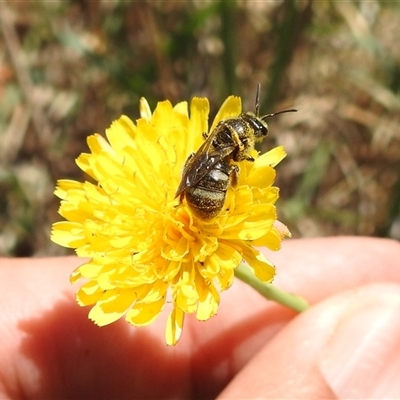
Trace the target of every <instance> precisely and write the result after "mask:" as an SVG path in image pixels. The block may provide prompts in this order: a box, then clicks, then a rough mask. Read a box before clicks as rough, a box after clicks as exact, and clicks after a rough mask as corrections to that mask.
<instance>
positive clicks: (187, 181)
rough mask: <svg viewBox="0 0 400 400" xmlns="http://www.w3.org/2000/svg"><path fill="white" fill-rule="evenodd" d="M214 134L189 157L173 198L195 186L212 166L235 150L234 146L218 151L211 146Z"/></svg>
mask: <svg viewBox="0 0 400 400" xmlns="http://www.w3.org/2000/svg"><path fill="white" fill-rule="evenodd" d="M214 136H215V134H211V135H210V136H209V137H208V138H207V139H206V141H205V142H204V143H203V144H202V145H201V146H200V148H199V149H198V150H197V152H196V153H195V154H193V155H192V156H191V157H189V158H188V159H187V161H186V163H185V166H184V168H183V172H182V179H181V182H180V184H179V186H178V189H177V190H176V193H175V197H178V196H179V195H180V194H182V193H183V192H184V191H185V190H186V189H188V188H191V187H193V186H194V185H196V184H197V183H198V182H199V181H200V179H202V178H204V177H205V176H206V175H207V174H208V173H209V172H210V170H211V169H212V168H213V167H214V165H215V164H216V163H217V162H219V161H221V160H222V159H223V158H225V157H226V156H228V155H229V154H231V153H232V152H233V151H234V150H235V146H234V145H227V146H225V147H223V148H220V149H218V150H215V149H213V147H212V146H211V144H212V141H213V139H214Z"/></svg>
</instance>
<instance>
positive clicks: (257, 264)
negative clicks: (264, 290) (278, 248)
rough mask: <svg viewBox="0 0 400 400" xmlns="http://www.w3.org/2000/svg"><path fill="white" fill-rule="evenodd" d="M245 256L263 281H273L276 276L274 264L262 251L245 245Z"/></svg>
mask: <svg viewBox="0 0 400 400" xmlns="http://www.w3.org/2000/svg"><path fill="white" fill-rule="evenodd" d="M243 258H244V259H245V260H246V261H247V263H248V264H249V266H250V268H251V269H252V270H253V271H254V274H255V275H256V277H257V278H258V279H260V280H261V281H263V282H265V283H268V282H272V280H273V279H274V276H275V267H274V265H273V264H272V263H271V262H270V261H269V260H268V259H267V258H265V257H264V255H263V254H262V253H260V252H259V251H258V250H256V249H254V248H253V247H250V246H244V247H243Z"/></svg>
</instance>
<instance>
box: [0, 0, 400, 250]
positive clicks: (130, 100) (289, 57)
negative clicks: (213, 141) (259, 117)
mask: <svg viewBox="0 0 400 400" xmlns="http://www.w3.org/2000/svg"><path fill="white" fill-rule="evenodd" d="M0 18H1V20H0V25H1V31H0V32H1V36H0V255H1V254H3V255H15V256H26V255H50V254H61V252H63V251H64V250H63V249H60V248H58V247H57V246H55V245H53V244H51V243H50V241H49V231H50V227H51V224H52V222H54V221H56V220H58V219H59V217H58V216H57V207H58V201H57V200H56V199H55V198H54V196H53V194H52V192H53V189H54V185H55V181H56V179H58V178H64V177H67V178H76V179H84V177H83V176H82V175H81V174H80V172H79V170H78V168H77V167H76V166H75V164H74V159H75V157H76V156H77V155H78V154H79V153H81V152H85V151H87V148H86V141H85V138H86V136H87V135H89V134H91V133H94V132H100V133H101V132H103V131H104V129H105V128H107V127H108V125H109V124H110V122H111V121H112V120H113V119H115V118H117V117H118V116H119V115H120V114H121V113H125V114H127V115H129V116H131V117H132V118H133V119H135V118H137V117H138V100H139V98H140V97H141V96H145V97H146V98H148V99H149V101H150V104H152V105H154V104H155V103H156V101H158V100H163V99H165V98H168V99H170V100H171V101H173V102H177V101H179V100H183V99H187V100H188V99H190V98H191V97H192V96H194V95H204V96H207V97H209V99H210V101H211V103H212V105H213V107H214V110H215V109H216V108H217V107H218V106H219V105H220V103H221V101H222V100H223V99H224V98H225V97H226V96H227V95H228V94H231V93H233V94H237V95H241V96H242V98H243V99H244V104H245V107H246V109H253V108H254V95H255V88H256V84H257V83H258V82H261V84H262V88H263V93H262V94H263V102H262V106H261V110H262V111H263V112H265V113H269V112H272V111H275V110H279V109H283V108H287V107H296V108H298V109H299V112H298V113H297V114H287V115H284V116H281V117H277V118H276V119H273V120H271V121H270V132H271V135H270V139H269V140H268V141H267V142H266V143H264V145H265V146H266V147H270V146H272V145H275V144H283V145H284V146H285V148H286V151H287V152H288V157H287V159H286V161H285V162H284V163H283V164H282V165H281V166H280V167H279V168H278V184H279V186H280V187H281V195H282V198H281V200H280V202H279V203H278V210H279V213H280V216H281V219H282V220H283V221H284V222H285V223H287V224H288V225H289V226H290V228H291V230H292V232H293V234H294V236H295V237H300V236H326V235H340V234H355V235H374V236H385V237H393V238H397V239H400V217H399V209H400V173H399V172H400V129H399V125H400V96H399V89H400V47H399V45H398V38H399V35H400V4H399V3H398V2H379V1H368V2H352V1H348V2H341V1H331V2H329V1H323V2H321V1H319V2H318V1H314V2H313V1H311V0H310V1H302V2H294V1H283V2H281V1H276V2H252V1H245V0H242V1H240V2H237V3H236V2H234V1H228V0H225V1H224V0H223V1H213V2H204V1H202V2H200V1H186V2H185V1H183V2H162V1H143V2H135V1H117V0H115V1H83V0H81V1H71V2H66V1H62V0H59V1H58V2H57V1H52V2H49V1H44V0H43V1H37V2H14V1H7V2H0Z"/></svg>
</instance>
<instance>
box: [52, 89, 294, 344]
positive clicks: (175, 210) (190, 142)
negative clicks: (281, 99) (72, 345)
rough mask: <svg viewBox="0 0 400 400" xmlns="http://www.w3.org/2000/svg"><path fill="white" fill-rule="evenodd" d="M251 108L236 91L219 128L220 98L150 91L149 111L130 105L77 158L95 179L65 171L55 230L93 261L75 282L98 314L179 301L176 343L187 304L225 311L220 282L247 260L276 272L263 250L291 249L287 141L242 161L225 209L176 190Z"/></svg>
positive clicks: (100, 317) (174, 317) (131, 316)
mask: <svg viewBox="0 0 400 400" xmlns="http://www.w3.org/2000/svg"><path fill="white" fill-rule="evenodd" d="M240 112H241V101H240V98H238V97H234V96H231V97H228V98H227V100H226V101H225V102H224V104H223V105H222V107H221V109H220V110H219V112H218V113H217V116H216V118H215V120H214V122H213V124H212V126H211V128H210V129H209V127H208V114H209V103H208V100H207V99H204V98H194V99H193V100H192V101H191V104H190V113H189V110H188V104H187V103H186V102H182V103H179V104H177V105H176V106H174V107H173V106H172V105H171V103H170V102H169V101H163V102H160V103H158V105H157V107H156V109H155V110H154V112H153V113H152V112H151V110H150V107H149V105H148V103H147V101H146V100H145V99H141V102H140V114H141V118H140V119H138V120H137V121H136V124H135V123H134V122H132V121H131V120H130V119H129V118H128V117H126V116H122V117H121V118H119V119H118V120H116V121H114V122H113V123H112V125H111V127H110V128H109V129H107V130H106V137H107V140H106V139H105V138H103V137H102V136H100V135H99V134H94V135H92V136H89V137H88V139H87V142H88V146H89V149H90V153H84V154H81V155H80V156H79V157H78V158H77V160H76V162H77V164H78V166H79V168H81V169H82V170H83V171H84V172H85V173H87V174H88V175H89V176H90V177H91V178H93V180H94V181H95V183H91V182H77V181H73V180H60V181H58V184H57V188H56V190H55V194H56V196H58V197H59V198H60V199H61V205H60V209H59V213H60V215H61V216H62V217H63V218H65V221H62V222H56V223H55V224H54V225H53V230H52V240H53V241H54V242H55V243H58V244H59V245H61V246H65V247H69V248H74V249H76V253H77V255H78V256H80V257H87V258H89V261H88V262H86V263H85V264H83V265H81V266H80V267H79V268H77V269H76V270H75V271H74V272H73V273H72V275H71V281H72V282H76V281H77V280H79V279H81V278H83V279H84V282H85V283H83V284H82V286H81V287H80V289H79V290H78V292H77V301H78V303H79V304H80V305H82V306H86V305H93V307H92V309H91V310H90V312H89V318H90V319H91V320H93V321H94V322H95V323H96V324H97V325H100V326H103V325H107V324H110V323H112V322H114V321H116V320H118V319H119V318H121V317H124V318H125V320H126V321H128V322H129V323H131V324H132V325H135V326H145V325H149V324H151V323H152V322H153V321H154V320H155V319H156V318H157V317H158V316H159V315H160V313H161V312H162V310H163V309H164V307H166V308H169V309H170V311H169V317H168V320H167V326H166V333H165V336H166V342H167V344H169V345H175V344H176V343H177V342H178V340H179V338H180V336H181V332H182V328H183V323H184V317H185V314H192V313H195V315H196V318H197V319H198V320H201V321H203V320H207V319H209V318H210V317H212V316H213V315H215V314H216V313H217V311H218V306H219V302H220V292H221V291H223V290H226V289H228V288H229V287H230V286H231V285H232V282H233V279H234V271H235V269H236V268H237V267H238V265H239V264H240V263H241V262H242V261H245V262H246V264H247V265H248V268H250V270H251V271H252V272H253V273H254V275H255V276H256V277H257V278H258V279H259V280H261V281H263V282H271V281H272V279H273V277H274V274H275V268H274V266H273V265H272V264H271V262H269V261H268V260H267V259H266V258H265V257H264V256H263V255H262V253H260V251H259V250H257V249H256V247H258V246H266V247H268V248H270V249H272V250H278V249H279V248H280V244H281V241H282V239H283V237H285V236H289V235H290V234H289V232H288V230H287V228H286V227H285V226H284V225H283V224H281V223H279V222H278V221H277V216H276V208H275V205H274V204H275V202H276V200H277V199H278V188H276V187H274V186H273V183H274V179H275V170H274V166H275V165H276V164H277V163H279V162H280V161H281V160H282V159H283V158H284V157H285V152H284V150H283V148H281V147H278V148H275V149H273V150H271V151H269V152H268V153H266V154H263V155H261V156H258V154H257V152H254V155H253V156H254V158H255V161H254V162H248V161H243V162H241V165H240V174H239V180H238V184H237V185H236V186H235V187H231V188H229V189H228V192H227V197H226V200H225V206H224V208H223V210H222V211H221V213H220V214H219V215H217V216H216V217H215V218H213V219H210V220H206V221H205V220H202V219H199V218H198V217H196V216H195V215H194V214H193V213H192V212H191V210H190V209H189V207H188V206H187V204H186V203H185V200H183V202H182V203H180V202H179V199H176V198H175V192H176V189H177V187H178V185H179V182H180V179H181V174H182V169H183V165H184V163H185V161H186V159H187V157H188V156H189V154H191V153H192V152H195V151H196V150H197V149H198V148H199V147H200V145H201V143H202V142H203V140H204V139H203V136H202V133H203V132H211V131H212V130H213V128H214V127H215V126H216V124H217V123H218V122H219V121H220V120H223V119H226V118H232V117H236V116H238V115H239V114H240Z"/></svg>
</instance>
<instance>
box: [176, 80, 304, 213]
mask: <svg viewBox="0 0 400 400" xmlns="http://www.w3.org/2000/svg"><path fill="white" fill-rule="evenodd" d="M259 99H260V84H258V85H257V93H256V101H255V113H253V112H250V111H249V112H243V113H241V114H240V115H239V116H238V117H236V118H229V119H225V120H222V121H220V122H219V123H218V124H217V125H216V127H215V128H214V130H213V131H212V132H211V133H210V134H207V133H203V137H204V139H205V141H204V143H203V144H202V145H201V146H200V148H199V149H198V150H197V152H196V153H192V154H191V155H190V156H189V157H188V159H187V160H186V162H185V165H184V167H183V172H182V179H181V182H180V184H179V186H178V189H177V191H176V193H175V198H177V197H178V196H179V201H180V202H182V200H183V198H185V199H186V202H187V204H188V206H189V208H190V209H191V211H192V212H193V214H195V215H196V216H197V217H199V218H200V219H202V220H209V219H211V218H214V217H216V216H217V215H218V214H219V213H220V212H221V210H222V208H223V206H224V203H225V197H226V192H227V190H228V188H229V187H230V185H232V186H236V185H237V182H238V174H239V163H240V162H241V161H245V160H246V161H250V162H253V161H254V158H253V157H252V156H251V152H252V151H253V150H254V146H255V143H256V142H259V141H262V140H263V139H264V138H265V137H266V136H267V134H268V125H267V123H266V122H265V121H266V120H267V119H268V118H271V117H273V116H275V115H278V114H282V113H286V112H295V111H297V110H294V109H290V110H283V111H278V112H276V113H274V114H267V115H264V116H261V117H260V116H259Z"/></svg>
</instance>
